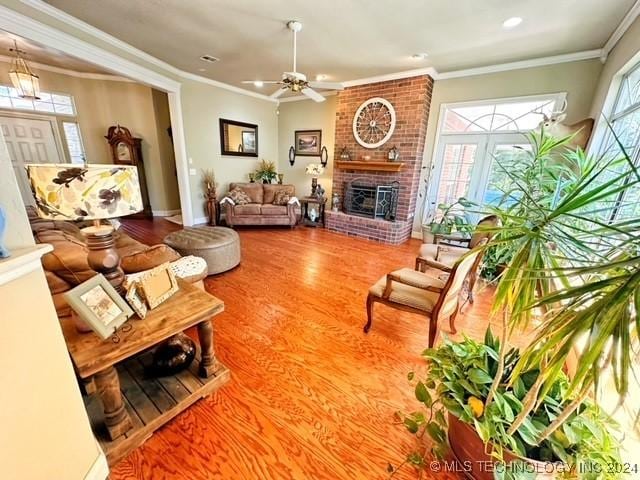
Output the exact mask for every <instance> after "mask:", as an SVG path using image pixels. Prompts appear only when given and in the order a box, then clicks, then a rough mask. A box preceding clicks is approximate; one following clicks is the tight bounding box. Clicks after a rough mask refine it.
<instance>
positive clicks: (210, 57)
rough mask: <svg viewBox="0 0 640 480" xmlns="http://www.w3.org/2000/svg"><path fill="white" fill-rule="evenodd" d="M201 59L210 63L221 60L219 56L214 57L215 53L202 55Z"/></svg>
mask: <svg viewBox="0 0 640 480" xmlns="http://www.w3.org/2000/svg"><path fill="white" fill-rule="evenodd" d="M200 60H202V61H203V62H209V63H215V62H219V61H220V59H219V58H218V57H214V56H213V55H202V56H201V57H200Z"/></svg>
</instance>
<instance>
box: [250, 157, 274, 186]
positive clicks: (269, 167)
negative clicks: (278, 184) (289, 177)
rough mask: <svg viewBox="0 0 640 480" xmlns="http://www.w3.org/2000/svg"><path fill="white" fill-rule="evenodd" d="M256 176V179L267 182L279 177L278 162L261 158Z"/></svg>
mask: <svg viewBox="0 0 640 480" xmlns="http://www.w3.org/2000/svg"><path fill="white" fill-rule="evenodd" d="M254 178H255V179H256V180H262V181H263V182H266V183H271V182H272V181H273V180H275V179H276V178H278V173H277V171H276V164H275V163H274V162H270V161H268V160H264V159H262V160H260V163H259V164H258V168H257V169H256V171H255V174H254Z"/></svg>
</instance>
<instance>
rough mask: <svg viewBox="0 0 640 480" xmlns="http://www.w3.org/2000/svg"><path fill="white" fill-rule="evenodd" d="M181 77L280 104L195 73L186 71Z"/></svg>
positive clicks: (272, 99) (249, 91) (264, 96)
mask: <svg viewBox="0 0 640 480" xmlns="http://www.w3.org/2000/svg"><path fill="white" fill-rule="evenodd" d="M180 77H181V78H184V79H185V80H193V81H194V82H200V83H206V84H207V85H212V86H214V87H218V88H223V89H225V90H229V91H230V92H235V93H240V94H242V95H247V96H248V97H254V98H259V99H260V100H266V101H268V102H273V103H278V99H277V98H271V97H269V96H268V95H264V94H262V93H258V92H253V91H251V90H246V89H244V88H240V87H236V86H235V85H229V84H228V83H224V82H219V81H218V80H213V79H211V78H207V77H202V76H200V75H196V74H194V73H189V72H185V71H181V73H180Z"/></svg>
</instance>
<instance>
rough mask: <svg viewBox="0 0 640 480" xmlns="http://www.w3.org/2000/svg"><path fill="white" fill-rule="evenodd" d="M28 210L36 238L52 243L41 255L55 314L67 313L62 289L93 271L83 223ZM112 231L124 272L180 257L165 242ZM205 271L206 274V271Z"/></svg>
mask: <svg viewBox="0 0 640 480" xmlns="http://www.w3.org/2000/svg"><path fill="white" fill-rule="evenodd" d="M28 214H29V222H30V223H31V230H32V233H33V237H34V239H35V240H36V242H37V243H49V244H51V245H52V246H53V251H52V252H49V253H47V254H46V255H44V256H43V257H42V266H43V268H44V271H45V276H46V279H47V284H48V286H49V290H50V291H51V296H52V297H53V303H54V305H55V307H56V312H57V313H58V316H60V317H63V316H66V315H69V314H70V313H71V310H70V308H69V305H67V302H66V301H65V299H64V296H63V293H64V292H66V291H67V290H71V289H72V288H74V287H75V286H76V285H79V284H81V283H82V282H84V281H86V280H88V279H89V278H91V277H93V276H94V275H96V272H95V271H94V270H93V269H92V268H91V267H90V266H89V263H88V262H87V252H88V249H87V246H86V244H85V241H84V236H83V234H82V232H81V231H80V227H81V226H83V225H81V224H76V223H74V222H65V221H53V220H44V219H41V218H38V216H37V215H36V214H35V212H34V211H33V210H30V211H28ZM114 235H115V241H116V249H117V250H118V253H119V254H120V259H121V267H122V269H123V270H124V273H125V274H129V273H137V272H141V271H144V270H148V269H150V268H153V267H156V266H158V265H161V264H163V263H165V262H172V261H174V260H177V259H179V258H180V254H179V253H178V252H176V251H175V250H173V249H172V248H170V247H169V246H167V245H155V246H153V247H149V246H147V245H144V244H143V243H140V242H138V241H137V240H134V239H133V238H131V237H129V236H128V235H127V234H126V233H124V232H122V231H121V230H116V232H115V233H114ZM204 275H205V276H206V272H205V274H204ZM200 279H201V278H197V279H196V278H193V279H188V281H193V282H196V281H199V280H200Z"/></svg>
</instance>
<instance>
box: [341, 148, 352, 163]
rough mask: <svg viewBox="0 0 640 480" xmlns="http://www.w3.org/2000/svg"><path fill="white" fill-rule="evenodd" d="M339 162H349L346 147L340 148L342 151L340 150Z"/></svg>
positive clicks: (349, 157)
mask: <svg viewBox="0 0 640 480" xmlns="http://www.w3.org/2000/svg"><path fill="white" fill-rule="evenodd" d="M340 160H343V161H347V162H348V161H349V160H351V154H350V153H349V150H347V147H342V150H340Z"/></svg>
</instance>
